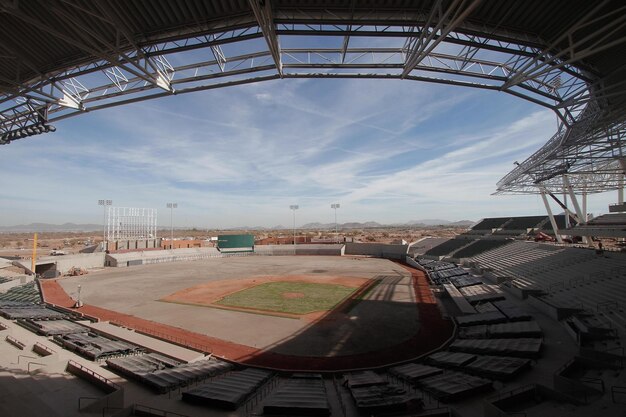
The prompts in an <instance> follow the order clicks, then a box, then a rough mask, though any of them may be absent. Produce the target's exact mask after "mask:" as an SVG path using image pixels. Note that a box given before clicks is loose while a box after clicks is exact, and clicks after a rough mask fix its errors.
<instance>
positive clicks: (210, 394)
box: [183, 368, 272, 410]
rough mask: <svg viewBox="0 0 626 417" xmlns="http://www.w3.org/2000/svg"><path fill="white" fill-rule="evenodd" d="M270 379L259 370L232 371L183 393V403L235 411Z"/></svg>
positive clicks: (265, 373)
mask: <svg viewBox="0 0 626 417" xmlns="http://www.w3.org/2000/svg"><path fill="white" fill-rule="evenodd" d="M271 377H272V373H271V372H268V371H264V370H261V369H253V368H247V369H244V370H243V371H234V372H231V373H229V374H226V375H224V376H223V377H221V378H217V379H214V380H212V381H210V382H207V383H204V384H201V385H199V386H198V387H196V388H193V389H191V390H189V391H187V392H183V401H186V402H189V403H192V404H202V405H208V406H212V407H217V408H223V409H226V410H236V409H237V408H238V407H239V406H240V405H241V404H243V403H244V401H245V400H246V399H247V398H248V397H249V396H250V395H252V393H254V392H255V391H256V390H257V389H259V387H260V386H261V385H263V384H264V383H265V382H266V381H267V380H269V379H270V378H271Z"/></svg>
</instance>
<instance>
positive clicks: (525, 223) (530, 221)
mask: <svg viewBox="0 0 626 417" xmlns="http://www.w3.org/2000/svg"><path fill="white" fill-rule="evenodd" d="M546 218H547V217H546V216H524V217H513V218H512V219H511V220H510V221H508V222H507V223H506V224H504V225H503V226H502V229H504V230H521V231H526V230H527V229H536V228H537V227H539V225H540V224H541V223H543V222H544V221H545V220H546Z"/></svg>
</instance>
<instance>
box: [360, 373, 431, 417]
mask: <svg viewBox="0 0 626 417" xmlns="http://www.w3.org/2000/svg"><path fill="white" fill-rule="evenodd" d="M348 390H349V391H350V395H351V396H352V399H353V400H354V403H355V405H356V407H357V409H358V410H359V412H360V413H361V414H365V413H367V414H370V415H371V414H376V413H379V412H387V413H388V412H394V411H402V410H405V409H407V408H408V406H409V404H412V405H413V406H414V407H415V408H417V409H420V408H421V407H422V403H421V400H420V399H419V398H418V396H417V395H416V394H413V393H410V392H409V391H408V390H406V389H405V388H403V387H401V386H400V385H396V384H393V383H389V382H388V381H382V380H380V379H379V378H374V379H373V380H371V381H367V380H363V379H362V382H360V383H350V384H348Z"/></svg>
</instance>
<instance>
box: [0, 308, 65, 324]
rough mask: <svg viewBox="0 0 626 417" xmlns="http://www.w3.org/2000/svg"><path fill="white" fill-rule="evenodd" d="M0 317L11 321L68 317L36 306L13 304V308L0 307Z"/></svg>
mask: <svg viewBox="0 0 626 417" xmlns="http://www.w3.org/2000/svg"><path fill="white" fill-rule="evenodd" d="M0 316H2V317H6V318H7V319H10V320H17V319H33V320H38V319H48V320H50V319H62V318H65V317H66V315H65V314H64V313H60V312H58V311H55V310H52V309H49V308H46V307H44V306H41V305H34V304H13V305H12V306H11V307H0Z"/></svg>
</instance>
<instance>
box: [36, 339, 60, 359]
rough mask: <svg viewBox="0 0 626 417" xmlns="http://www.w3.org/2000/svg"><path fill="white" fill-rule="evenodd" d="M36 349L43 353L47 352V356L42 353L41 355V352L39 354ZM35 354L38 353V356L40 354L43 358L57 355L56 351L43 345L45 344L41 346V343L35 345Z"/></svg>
mask: <svg viewBox="0 0 626 417" xmlns="http://www.w3.org/2000/svg"><path fill="white" fill-rule="evenodd" d="M36 349H38V350H39V351H41V352H46V353H47V354H46V355H44V354H42V353H39V352H37V350H36ZM33 352H35V353H37V354H38V355H39V354H40V355H42V356H50V355H54V354H55V353H56V352H55V351H54V350H52V349H50V348H49V347H48V346H46V345H43V344H41V343H39V342H37V343H35V344H34V345H33Z"/></svg>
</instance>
